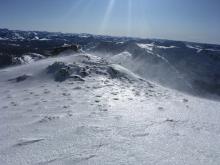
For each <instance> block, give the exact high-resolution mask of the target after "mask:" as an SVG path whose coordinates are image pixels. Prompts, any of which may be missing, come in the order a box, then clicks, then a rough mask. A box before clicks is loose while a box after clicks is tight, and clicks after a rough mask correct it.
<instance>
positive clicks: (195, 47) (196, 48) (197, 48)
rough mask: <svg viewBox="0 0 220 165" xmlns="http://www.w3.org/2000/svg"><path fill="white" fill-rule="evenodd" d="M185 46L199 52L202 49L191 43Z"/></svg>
mask: <svg viewBox="0 0 220 165" xmlns="http://www.w3.org/2000/svg"><path fill="white" fill-rule="evenodd" d="M186 47H187V48H190V49H195V50H197V53H200V52H201V51H202V50H203V49H201V48H200V47H199V46H192V45H186Z"/></svg>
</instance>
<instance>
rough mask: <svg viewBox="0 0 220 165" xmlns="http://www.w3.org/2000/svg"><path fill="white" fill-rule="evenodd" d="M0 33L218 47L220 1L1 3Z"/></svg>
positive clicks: (3, 0) (20, 0)
mask: <svg viewBox="0 0 220 165" xmlns="http://www.w3.org/2000/svg"><path fill="white" fill-rule="evenodd" d="M0 27H1V28H10V29H21V30H44V31H60V32H73V33H92V34H107V35H117V36H135V37H142V38H163V39H174V40H186V41H196V42H206V43H218V44H220V0H0Z"/></svg>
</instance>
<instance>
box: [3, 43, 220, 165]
mask: <svg viewBox="0 0 220 165" xmlns="http://www.w3.org/2000/svg"><path fill="white" fill-rule="evenodd" d="M146 48H148V47H146ZM128 56H129V54H128ZM115 59H117V57H115ZM112 61H114V58H113V59H112ZM54 62H63V63H64V64H65V65H66V66H67V67H66V68H68V69H69V67H70V68H71V67H72V68H79V69H83V68H86V69H87V70H89V71H88V74H87V75H86V76H84V77H81V78H82V79H75V78H76V76H78V77H77V78H79V77H80V76H82V74H80V75H78V74H77V75H75V77H72V76H70V77H69V78H67V79H66V80H65V81H62V82H56V81H54V75H53V74H48V71H47V68H48V66H50V65H52V64H54ZM67 64H68V65H67ZM70 70H71V69H70ZM62 71H63V70H62ZM68 71H69V70H68ZM71 71H72V72H71V73H73V72H74V74H76V72H75V70H71ZM62 73H63V72H62ZM65 73H66V72H65ZM68 73H69V72H68ZM77 73H78V72H77ZM80 73H82V72H80ZM83 73H84V72H83ZM85 73H87V71H85ZM81 80H83V81H81ZM0 113H1V115H0V132H1V133H0V164H1V165H30V164H31V165H46V164H53V165H62V164H64V165H73V164H80V165H81V164H82V165H84V164H90V165H99V164H100V165H139V164H143V165H144V164H147V165H186V164H187V165H219V164H220V140H219V139H220V102H218V101H214V100H208V99H203V98H198V97H194V96H190V95H187V94H183V93H181V92H178V91H176V90H172V89H168V88H165V87H162V86H159V85H157V84H155V83H152V82H149V81H147V80H143V79H141V78H140V77H139V76H137V75H136V74H134V73H132V72H130V71H129V70H127V69H126V68H123V67H122V66H120V65H116V64H112V63H108V62H106V61H105V60H103V59H102V58H100V57H96V56H94V55H89V54H83V53H82V54H74V55H70V56H61V57H56V58H48V59H43V60H40V61H36V62H33V63H31V64H26V65H21V66H17V67H9V68H5V69H1V70H0Z"/></svg>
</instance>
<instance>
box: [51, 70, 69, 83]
mask: <svg viewBox="0 0 220 165" xmlns="http://www.w3.org/2000/svg"><path fill="white" fill-rule="evenodd" d="M70 74H71V73H70V71H69V69H68V68H61V69H60V70H58V71H57V72H56V73H55V75H54V80H55V81H59V82H62V81H65V80H66V79H67V78H69V77H70Z"/></svg>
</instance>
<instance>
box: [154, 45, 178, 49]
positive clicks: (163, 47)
mask: <svg viewBox="0 0 220 165" xmlns="http://www.w3.org/2000/svg"><path fill="white" fill-rule="evenodd" d="M157 48H159V49H173V48H177V47H176V46H157Z"/></svg>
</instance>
